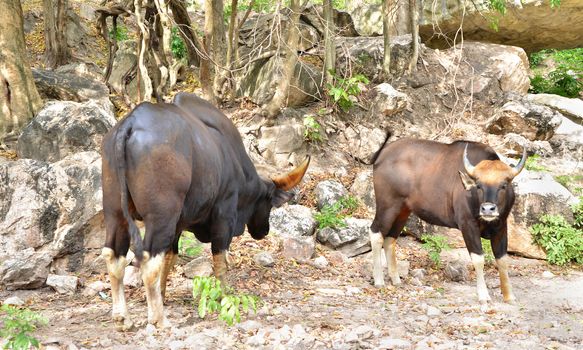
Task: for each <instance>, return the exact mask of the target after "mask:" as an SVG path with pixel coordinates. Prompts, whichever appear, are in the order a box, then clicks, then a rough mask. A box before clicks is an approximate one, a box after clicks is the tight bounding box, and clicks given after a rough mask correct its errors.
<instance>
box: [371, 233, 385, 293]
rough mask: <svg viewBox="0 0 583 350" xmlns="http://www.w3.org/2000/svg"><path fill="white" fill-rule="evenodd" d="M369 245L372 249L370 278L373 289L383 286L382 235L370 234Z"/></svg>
mask: <svg viewBox="0 0 583 350" xmlns="http://www.w3.org/2000/svg"><path fill="white" fill-rule="evenodd" d="M370 245H371V247H372V277H373V279H374V285H375V287H383V286H384V285H385V274H384V271H383V262H382V260H381V251H382V250H383V235H382V234H381V233H380V232H379V233H374V232H372V231H371V232H370Z"/></svg>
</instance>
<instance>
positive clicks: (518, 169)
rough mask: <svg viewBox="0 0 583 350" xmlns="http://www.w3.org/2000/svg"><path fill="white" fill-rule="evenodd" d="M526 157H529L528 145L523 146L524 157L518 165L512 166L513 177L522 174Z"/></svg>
mask: <svg viewBox="0 0 583 350" xmlns="http://www.w3.org/2000/svg"><path fill="white" fill-rule="evenodd" d="M526 158H528V157H527V156H526V147H522V158H520V162H518V164H516V166H513V167H512V174H513V177H515V176H516V175H518V174H520V172H521V171H522V169H524V166H525V165H526Z"/></svg>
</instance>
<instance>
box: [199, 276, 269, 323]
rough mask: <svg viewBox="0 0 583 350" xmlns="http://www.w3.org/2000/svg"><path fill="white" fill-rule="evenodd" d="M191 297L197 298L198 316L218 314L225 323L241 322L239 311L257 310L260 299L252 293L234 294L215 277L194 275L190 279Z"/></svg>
mask: <svg viewBox="0 0 583 350" xmlns="http://www.w3.org/2000/svg"><path fill="white" fill-rule="evenodd" d="M192 297H193V299H194V300H195V301H196V300H197V299H198V316H199V317H200V318H204V317H205V316H206V315H207V314H211V313H216V312H218V314H219V319H220V320H222V321H224V322H225V323H226V324H227V325H229V326H232V325H233V324H234V323H238V322H241V311H243V312H245V313H249V312H250V311H251V310H253V312H257V306H258V305H259V303H260V299H259V297H257V296H254V295H247V294H235V293H234V292H233V291H232V289H231V288H226V287H225V286H223V285H222V284H221V281H219V280H217V279H216V278H215V277H195V278H194V279H193V281H192Z"/></svg>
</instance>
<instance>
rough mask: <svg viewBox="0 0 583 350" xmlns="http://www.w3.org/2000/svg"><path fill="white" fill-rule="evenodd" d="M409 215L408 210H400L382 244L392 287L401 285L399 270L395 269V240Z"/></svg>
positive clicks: (404, 208)
mask: <svg viewBox="0 0 583 350" xmlns="http://www.w3.org/2000/svg"><path fill="white" fill-rule="evenodd" d="M410 214H411V211H410V210H409V209H408V208H406V207H403V208H401V212H400V213H399V215H398V216H397V219H396V220H395V222H394V223H393V226H392V227H391V229H390V230H389V233H388V235H387V237H386V238H385V240H384V242H383V248H384V250H385V257H386V261H387V269H388V273H389V277H390V278H391V282H392V283H393V285H394V286H397V285H400V284H401V278H400V277H399V270H398V269H397V251H396V247H397V238H398V237H399V234H400V233H401V231H402V230H403V227H405V224H406V223H407V219H408V218H409V215H410Z"/></svg>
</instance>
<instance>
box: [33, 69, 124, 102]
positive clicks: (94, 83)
mask: <svg viewBox="0 0 583 350" xmlns="http://www.w3.org/2000/svg"><path fill="white" fill-rule="evenodd" d="M32 76H33V78H34V83H35V85H36V87H37V89H38V90H39V93H40V94H41V97H43V98H44V99H49V100H50V99H54V100H60V101H74V102H86V101H89V100H108V98H109V89H108V88H107V86H106V85H105V84H104V83H102V82H101V81H98V80H95V79H92V78H90V77H89V76H84V75H80V74H74V73H67V72H63V70H57V71H50V70H41V69H33V70H32ZM112 107H113V106H112Z"/></svg>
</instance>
